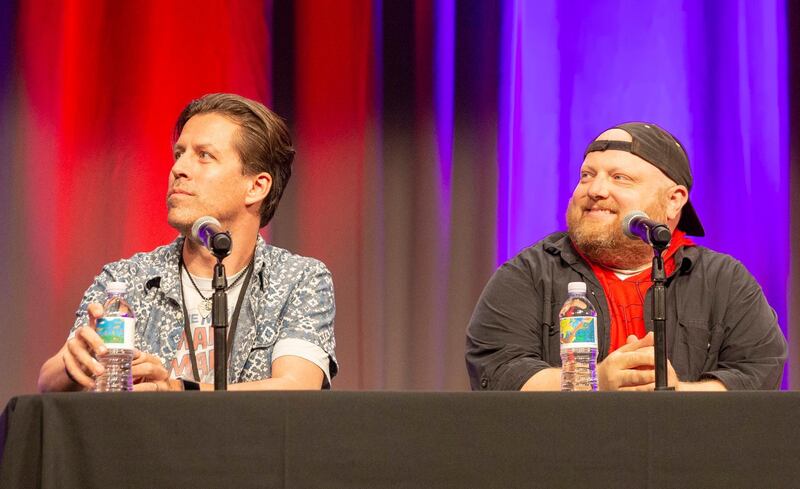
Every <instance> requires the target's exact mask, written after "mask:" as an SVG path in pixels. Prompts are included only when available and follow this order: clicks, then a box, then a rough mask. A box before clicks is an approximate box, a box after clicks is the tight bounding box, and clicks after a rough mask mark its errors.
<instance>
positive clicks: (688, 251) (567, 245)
mask: <svg viewBox="0 0 800 489" xmlns="http://www.w3.org/2000/svg"><path fill="white" fill-rule="evenodd" d="M543 246H544V250H545V251H546V252H547V253H550V254H551V255H554V256H560V257H561V259H562V260H563V261H564V263H566V264H567V265H569V266H571V267H572V268H574V269H576V270H577V271H579V272H581V273H582V274H584V275H588V276H590V277H594V274H592V273H591V268H590V267H589V264H588V263H586V262H585V261H584V260H583V258H581V256H580V255H579V254H578V252H577V250H575V247H574V245H573V244H572V240H571V239H569V235H568V234H567V233H564V232H559V233H553V234H551V235H550V236H548V237H547V238H545V239H544V243H543ZM699 256H700V250H699V247H698V246H696V245H694V246H683V247H681V248H680V249H678V251H676V252H675V255H674V258H675V263H676V265H678V266H676V267H675V271H674V272H673V274H672V276H670V277H669V278H672V277H673V276H675V275H676V274H678V273H680V274H685V273H689V272H690V271H691V270H692V268H694V265H695V263H696V262H697V259H698V257H699ZM586 272H588V274H587V273H586Z"/></svg>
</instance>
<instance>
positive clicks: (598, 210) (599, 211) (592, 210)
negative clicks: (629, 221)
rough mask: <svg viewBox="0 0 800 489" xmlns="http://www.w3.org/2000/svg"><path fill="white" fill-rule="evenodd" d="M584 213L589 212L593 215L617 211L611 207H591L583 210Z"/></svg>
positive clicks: (607, 214)
mask: <svg viewBox="0 0 800 489" xmlns="http://www.w3.org/2000/svg"><path fill="white" fill-rule="evenodd" d="M583 212H584V214H589V215H593V216H610V215H614V214H616V213H617V211H615V210H612V209H604V208H602V207H592V208H589V209H584V210H583Z"/></svg>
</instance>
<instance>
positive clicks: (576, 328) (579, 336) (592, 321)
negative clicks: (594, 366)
mask: <svg viewBox="0 0 800 489" xmlns="http://www.w3.org/2000/svg"><path fill="white" fill-rule="evenodd" d="M560 326H561V348H562V349H570V348H597V318H596V317H593V316H571V317H564V318H561V321H560Z"/></svg>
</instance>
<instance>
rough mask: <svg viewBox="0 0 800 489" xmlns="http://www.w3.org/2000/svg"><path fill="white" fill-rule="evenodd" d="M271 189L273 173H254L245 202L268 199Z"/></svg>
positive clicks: (248, 203) (252, 202)
mask: <svg viewBox="0 0 800 489" xmlns="http://www.w3.org/2000/svg"><path fill="white" fill-rule="evenodd" d="M271 189H272V175H270V174H269V173H267V172H261V173H259V174H257V175H254V176H253V177H251V179H250V188H248V189H247V195H246V196H245V203H246V204H247V205H250V204H255V203H256V202H258V201H261V200H264V199H266V198H267V195H269V191H270V190H271Z"/></svg>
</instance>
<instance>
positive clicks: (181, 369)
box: [170, 267, 330, 384]
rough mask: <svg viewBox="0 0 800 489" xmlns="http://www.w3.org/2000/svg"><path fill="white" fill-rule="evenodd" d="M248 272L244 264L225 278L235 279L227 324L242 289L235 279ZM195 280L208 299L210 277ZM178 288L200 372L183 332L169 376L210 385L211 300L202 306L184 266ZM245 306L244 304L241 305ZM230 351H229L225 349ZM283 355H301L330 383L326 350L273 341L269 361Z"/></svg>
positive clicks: (211, 290)
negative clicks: (273, 345) (195, 372)
mask: <svg viewBox="0 0 800 489" xmlns="http://www.w3.org/2000/svg"><path fill="white" fill-rule="evenodd" d="M246 272H247V267H245V268H244V269H242V270H240V271H239V272H238V273H236V274H235V275H232V276H229V277H228V284H232V283H234V282H235V284H234V286H233V287H231V288H230V289H228V324H229V325H230V324H231V321H232V319H233V313H234V311H235V309H236V303H237V301H238V300H239V294H240V293H241V291H242V283H243V282H244V277H242V280H238V281H237V279H238V278H239V277H240V276H241V275H242V274H244V273H246ZM192 279H194V283H195V284H197V288H198V289H200V292H202V294H203V296H205V297H207V298H209V300H210V298H211V296H212V295H213V294H214V288H213V287H212V279H210V278H200V277H196V276H194V275H192ZM181 287H182V289H183V300H184V302H185V303H186V313H187V314H188V317H189V326H190V327H191V331H192V340H193V341H194V349H195V356H196V358H197V370H198V373H199V374H200V379H195V378H194V373H193V372H192V360H191V356H190V355H189V342H188V341H186V332H185V331H184V332H183V333H181V339H180V341H179V342H178V351H177V353H176V355H175V358H174V359H173V360H172V363H171V365H170V377H172V378H173V379H175V378H178V377H180V378H184V379H191V380H195V381H197V382H202V383H207V384H213V383H214V328H213V327H212V326H211V307H210V302H209V303H207V305H204V304H203V302H204V299H203V298H202V297H201V296H200V294H199V293H198V291H197V289H196V288H195V286H194V285H192V282H191V280H190V279H189V274H188V273H187V271H186V270H185V269H183V268H182V269H181ZM242 307H243V308H244V307H245V305H244V304H242ZM228 353H229V354H230V352H228ZM284 355H293V356H298V357H301V358H304V359H306V360H308V361H310V362H312V363H314V364H316V365H317V366H318V367H319V368H320V369H321V370H322V372H323V373H324V374H325V378H326V379H327V381H328V382H330V358H329V357H328V354H327V353H325V350H323V349H322V348H320V347H319V346H317V345H315V344H313V343H310V342H307V341H303V340H299V339H293V338H288V339H283V340H279V341H278V342H277V343H276V344H275V348H274V350H273V353H272V360H273V361H274V360H275V359H276V358H279V357H281V356H284Z"/></svg>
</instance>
